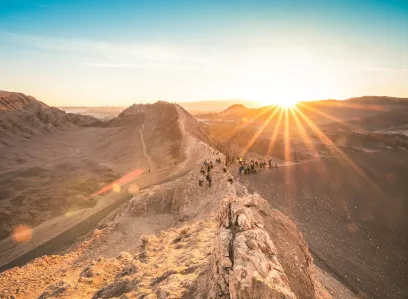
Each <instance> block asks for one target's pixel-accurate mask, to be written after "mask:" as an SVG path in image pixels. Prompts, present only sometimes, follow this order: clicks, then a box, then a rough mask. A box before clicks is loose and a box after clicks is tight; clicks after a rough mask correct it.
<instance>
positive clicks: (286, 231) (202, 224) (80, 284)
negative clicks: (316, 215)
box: [0, 170, 330, 299]
mask: <svg viewBox="0 0 408 299" xmlns="http://www.w3.org/2000/svg"><path fill="white" fill-rule="evenodd" d="M218 175H222V174H221V171H220V172H217V171H216V170H215V171H214V178H215V179H217V181H216V182H217V183H215V184H214V185H213V186H212V189H211V191H210V190H208V189H207V190H203V191H200V192H203V194H204V191H206V192H205V193H206V195H205V196H204V195H203V194H201V193H198V192H197V191H194V190H196V189H194V188H193V185H194V186H195V187H196V184H194V183H195V182H196V181H195V179H196V178H195V176H194V174H192V173H190V174H188V175H186V176H184V177H181V178H180V179H178V180H176V181H173V182H172V184H173V189H172V188H171V187H170V185H171V183H166V184H163V186H155V187H153V188H149V189H146V190H144V191H142V192H141V194H140V195H138V196H136V197H135V198H134V199H133V200H132V201H130V202H129V204H127V206H126V208H123V210H122V212H121V213H122V214H124V215H125V217H126V218H127V219H129V217H135V219H137V218H139V217H141V218H142V219H143V218H144V217H146V218H147V217H148V216H149V214H150V213H153V214H156V215H157V214H158V213H172V214H173V215H174V217H175V220H177V221H176V222H175V225H173V227H169V228H167V229H164V230H162V231H160V232H159V233H157V234H156V235H144V236H142V237H141V238H140V240H136V239H135V240H130V239H129V241H131V242H135V243H136V242H139V244H140V247H139V249H138V250H136V251H134V252H132V253H127V252H122V253H121V254H119V255H118V256H117V257H116V258H97V259H94V260H91V261H89V259H88V260H87V259H85V258H83V257H84V256H87V254H88V253H89V251H90V250H91V248H92V250H94V248H95V247H99V246H100V244H103V243H104V242H109V241H108V239H109V238H112V237H113V239H115V241H114V242H117V239H116V237H115V236H117V235H118V234H117V233H115V230H114V227H115V226H116V225H119V223H120V217H119V215H116V216H115V217H113V218H114V220H112V223H111V225H107V226H106V227H105V228H101V230H100V231H99V230H98V233H97V234H93V236H94V237H90V238H88V239H87V240H86V241H85V242H84V244H83V245H81V246H80V247H79V248H78V249H77V250H76V251H75V252H73V253H70V254H69V255H67V256H66V257H65V256H62V257H55V258H53V259H47V265H46V267H42V268H41V275H42V277H46V279H42V280H35V279H34V278H33V277H34V276H35V275H36V273H35V271H36V267H37V266H36V265H43V262H42V260H43V258H41V259H38V260H36V261H34V262H33V263H30V264H29V265H27V266H25V267H23V268H20V269H12V270H9V271H7V272H5V273H4V274H2V275H0V288H2V289H4V290H7V291H8V293H7V294H8V295H12V294H15V293H13V291H12V288H11V287H10V284H12V283H14V282H15V279H16V278H17V277H18V280H19V281H21V280H24V281H36V284H37V285H36V286H35V287H33V285H32V284H31V283H28V286H27V289H29V290H31V293H32V294H34V295H35V296H43V298H47V296H59V297H60V298H72V297H75V296H77V297H80V298H113V297H115V298H184V299H188V298H212V299H224V298H279V299H281V298H287V299H294V298H302V299H303V298H306V299H315V298H316V299H324V298H330V297H329V296H326V293H324V292H322V291H321V290H320V289H319V286H318V285H317V283H316V281H315V278H314V273H313V271H312V266H313V262H312V259H311V257H310V254H309V252H308V249H307V246H306V244H305V243H304V241H303V239H302V236H301V234H300V233H299V232H298V231H297V229H296V226H295V225H294V224H293V222H292V221H290V220H289V219H288V218H287V217H285V216H283V215H282V214H281V213H279V212H276V211H274V210H272V209H271V208H270V206H269V205H268V204H267V202H266V201H265V200H264V199H262V198H261V197H260V196H259V195H257V194H248V191H247V190H246V189H245V187H243V186H242V185H240V184H232V185H231V184H227V183H226V182H224V181H223V180H222V179H221V177H218ZM190 184H192V185H191V186H190ZM178 186H183V187H184V191H182V190H181V189H177V187H178ZM190 189H191V190H190ZM186 190H190V191H191V192H189V191H186ZM150 200H151V201H150ZM162 203H163V204H164V205H165V206H166V208H165V209H160V210H156V209H157V208H158V206H160V205H161V204H162ZM180 215H183V217H179V216H180ZM181 218H182V219H181ZM115 219H116V220H115ZM132 221H134V220H132ZM115 223H116V224H115ZM95 236H97V237H95ZM104 236H106V238H105V237H104ZM111 244H112V246H114V244H113V243H111ZM54 260H55V261H57V262H58V263H59V264H62V265H64V267H63V268H64V272H60V270H59V269H57V267H56V265H54V264H53V261H54ZM48 271H49V273H48ZM25 288H26V287H24V288H23V290H22V291H23V292H22V293H23V294H27V290H26V289H25ZM34 289H35V291H33V290H34ZM4 294H6V293H4ZM322 294H323V295H322ZM1 295H2V294H1V292H0V297H1ZM17 295H18V294H17ZM18 297H19V296H16V298H18ZM21 298H23V297H21Z"/></svg>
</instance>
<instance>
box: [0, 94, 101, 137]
mask: <svg viewBox="0 0 408 299" xmlns="http://www.w3.org/2000/svg"><path fill="white" fill-rule="evenodd" d="M99 123H100V121H99V120H98V119H96V118H94V117H91V116H85V115H79V114H74V113H66V112H64V111H62V110H60V109H58V108H55V107H50V106H48V105H46V104H44V103H43V102H41V101H38V100H37V99H35V98H34V97H32V96H27V95H25V94H22V93H15V92H7V91H0V140H1V139H2V137H3V138H4V137H6V136H7V137H15V136H16V135H24V134H26V135H27V134H28V135H36V134H40V133H44V132H50V131H52V130H56V129H59V130H64V129H69V128H74V127H80V126H90V125H95V124H99Z"/></svg>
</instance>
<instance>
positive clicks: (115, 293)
mask: <svg viewBox="0 0 408 299" xmlns="http://www.w3.org/2000/svg"><path fill="white" fill-rule="evenodd" d="M138 283H139V281H138V280H136V279H125V280H118V281H114V282H113V283H111V284H109V285H107V286H106V287H104V288H102V289H100V290H98V291H97V292H96V293H95V294H94V295H93V297H92V299H99V298H100V299H108V298H112V297H119V296H121V295H123V294H124V293H129V292H130V291H132V290H133V289H134V288H135V287H136V286H137V284H138Z"/></svg>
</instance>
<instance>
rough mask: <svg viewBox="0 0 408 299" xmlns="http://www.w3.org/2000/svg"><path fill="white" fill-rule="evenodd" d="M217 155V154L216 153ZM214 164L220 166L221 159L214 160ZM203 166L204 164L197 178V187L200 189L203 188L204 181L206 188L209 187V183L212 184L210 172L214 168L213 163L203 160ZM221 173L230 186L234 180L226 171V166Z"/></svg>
mask: <svg viewBox="0 0 408 299" xmlns="http://www.w3.org/2000/svg"><path fill="white" fill-rule="evenodd" d="M213 153H214V152H213ZM217 154H218V152H217ZM215 163H217V164H221V163H222V160H221V158H217V159H215ZM203 164H204V166H202V167H201V169H200V176H199V178H198V185H199V186H200V187H202V186H204V180H206V181H207V182H208V186H209V187H211V183H212V176H211V171H212V169H213V168H214V164H213V162H212V161H211V160H207V159H206V160H204V163H203ZM223 171H224V173H225V174H226V176H227V182H229V183H230V184H232V183H233V182H234V179H233V177H232V175H231V173H230V172H229V171H228V170H227V166H226V165H225V166H224V167H223Z"/></svg>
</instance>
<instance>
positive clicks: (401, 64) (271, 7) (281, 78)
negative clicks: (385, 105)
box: [0, 0, 408, 107]
mask: <svg viewBox="0 0 408 299" xmlns="http://www.w3.org/2000/svg"><path fill="white" fill-rule="evenodd" d="M0 28H1V29H0V54H1V55H0V63H1V64H2V66H3V67H2V68H1V70H0V88H1V89H4V90H10V91H17V92H23V93H25V94H30V95H32V96H34V97H36V98H37V99H39V100H41V101H44V102H46V103H47V104H49V105H51V106H87V107H99V106H129V105H131V104H133V103H140V102H143V103H149V102H150V103H152V102H156V101H158V100H163V101H168V102H177V103H180V102H199V101H208V100H212V99H222V100H224V101H225V100H228V99H245V101H253V102H259V103H261V104H260V105H261V106H262V105H269V104H280V103H285V102H296V101H308V100H324V99H339V100H342V99H346V98H350V97H359V96H364V95H386V96H391V97H408V84H407V82H408V2H404V1H398V0H393V1H368V0H364V1H359V2H358V3H355V1H332V2H330V3H321V2H319V1H310V2H307V3H296V2H294V1H285V2H279V1H234V2H231V1H224V2H223V3H219V2H217V1H206V2H194V3H185V2H183V1H171V2H168V1H149V2H137V3H136V2H133V1H125V2H122V3H121V4H120V5H119V4H117V3H114V2H111V1H94V0H92V1H55V0H54V1H53V0H42V1H23V0H18V1H9V0H7V1H5V2H4V5H3V7H2V10H1V11H0Z"/></svg>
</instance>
